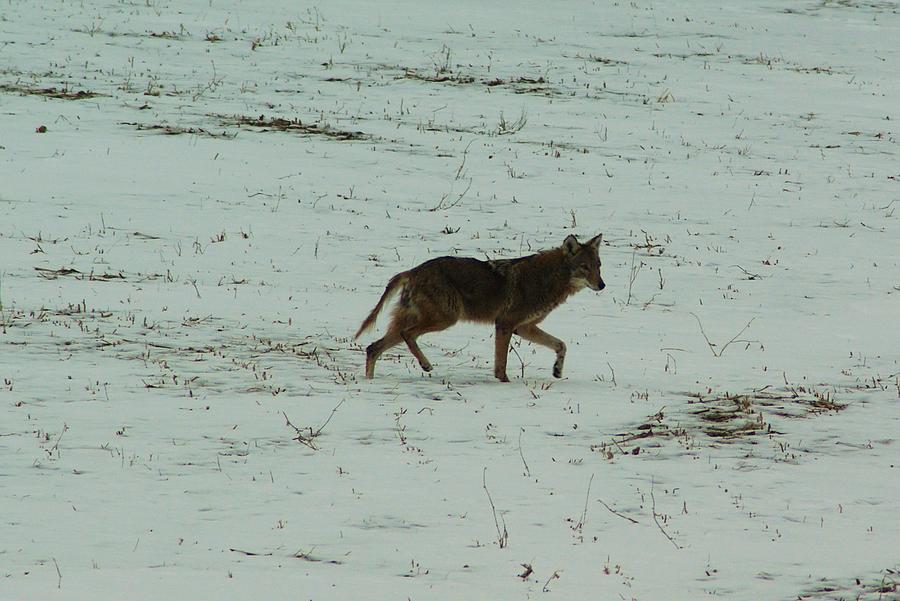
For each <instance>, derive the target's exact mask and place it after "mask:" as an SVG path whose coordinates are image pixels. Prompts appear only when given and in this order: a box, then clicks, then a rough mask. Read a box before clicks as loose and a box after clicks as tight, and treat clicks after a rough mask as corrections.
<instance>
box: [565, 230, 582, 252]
mask: <svg viewBox="0 0 900 601" xmlns="http://www.w3.org/2000/svg"><path fill="white" fill-rule="evenodd" d="M563 248H564V249H566V252H567V253H569V254H570V255H574V254H575V253H577V252H578V249H580V248H581V244H579V243H578V239H577V238H576V237H575V236H573V235H572V234H569V235H568V236H566V239H565V240H564V241H563Z"/></svg>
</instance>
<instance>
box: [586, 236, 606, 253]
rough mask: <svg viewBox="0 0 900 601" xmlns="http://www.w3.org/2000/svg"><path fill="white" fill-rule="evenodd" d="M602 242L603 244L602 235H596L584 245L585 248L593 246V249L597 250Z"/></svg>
mask: <svg viewBox="0 0 900 601" xmlns="http://www.w3.org/2000/svg"><path fill="white" fill-rule="evenodd" d="M602 242H603V234H597V235H596V236H594V237H593V238H591V239H590V240H588V243H587V244H585V246H593V247H594V248H595V249H597V250H599V249H600V244H601V243H602Z"/></svg>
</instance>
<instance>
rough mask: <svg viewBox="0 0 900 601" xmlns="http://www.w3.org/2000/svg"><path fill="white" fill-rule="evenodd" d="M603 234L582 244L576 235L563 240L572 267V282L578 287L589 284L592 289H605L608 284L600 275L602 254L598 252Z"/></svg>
mask: <svg viewBox="0 0 900 601" xmlns="http://www.w3.org/2000/svg"><path fill="white" fill-rule="evenodd" d="M602 240H603V234H598V235H597V236H594V237H593V238H591V239H590V240H588V241H587V242H585V243H584V244H581V243H580V242H579V241H578V239H577V238H575V236H572V235H569V236H567V237H566V239H565V241H564V242H563V250H564V251H565V252H566V256H567V257H568V259H569V265H570V266H571V268H572V284H573V285H575V286H577V287H578V288H583V287H585V286H587V287H588V288H590V289H591V290H598V291H599V290H603V289H604V288H606V284H604V283H603V278H602V277H601V276H600V255H599V253H598V251H599V248H600V242H601V241H602Z"/></svg>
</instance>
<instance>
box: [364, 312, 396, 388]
mask: <svg viewBox="0 0 900 601" xmlns="http://www.w3.org/2000/svg"><path fill="white" fill-rule="evenodd" d="M401 342H403V336H402V334H400V332H399V331H398V330H397V329H396V328H395V327H394V324H391V327H390V328H388V331H387V334H385V335H384V337H383V338H380V339H379V340H376V341H375V342H373V343H372V344H370V345H369V346H367V347H366V379H369V380H371V379H372V378H374V377H375V363H376V362H377V361H378V358H379V357H381V354H382V353H383V352H384V351H386V350H388V349H389V348H391V347H392V346H396V345H398V344H400V343H401Z"/></svg>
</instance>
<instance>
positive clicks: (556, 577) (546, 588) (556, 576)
mask: <svg viewBox="0 0 900 601" xmlns="http://www.w3.org/2000/svg"><path fill="white" fill-rule="evenodd" d="M551 580H559V571H558V570H557V571H556V572H553V575H552V576H550V578H547V582H545V583H544V588H542V589H541V591H543V592H545V593H549V592H550V581H551Z"/></svg>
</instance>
